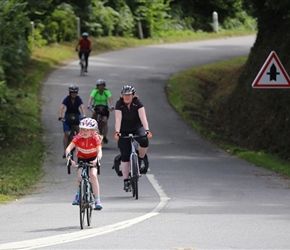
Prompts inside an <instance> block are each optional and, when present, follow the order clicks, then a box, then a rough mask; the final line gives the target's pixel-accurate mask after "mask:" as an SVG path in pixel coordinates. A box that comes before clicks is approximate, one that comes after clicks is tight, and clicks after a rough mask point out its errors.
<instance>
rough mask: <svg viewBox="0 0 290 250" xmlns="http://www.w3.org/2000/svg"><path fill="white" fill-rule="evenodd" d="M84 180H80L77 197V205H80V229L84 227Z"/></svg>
mask: <svg viewBox="0 0 290 250" xmlns="http://www.w3.org/2000/svg"><path fill="white" fill-rule="evenodd" d="M85 185H86V184H85V181H84V180H81V184H80V197H79V207H80V226H81V229H83V228H84V220H85V213H86V209H85V208H86V207H85V206H86V186H85Z"/></svg>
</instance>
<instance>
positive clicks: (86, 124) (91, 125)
mask: <svg viewBox="0 0 290 250" xmlns="http://www.w3.org/2000/svg"><path fill="white" fill-rule="evenodd" d="M79 127H80V128H86V129H97V128H98V123H97V121H96V120H95V119H92V118H85V119H82V120H81V121H80V125H79Z"/></svg>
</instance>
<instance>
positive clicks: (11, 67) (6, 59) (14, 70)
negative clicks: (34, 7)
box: [0, 0, 30, 85]
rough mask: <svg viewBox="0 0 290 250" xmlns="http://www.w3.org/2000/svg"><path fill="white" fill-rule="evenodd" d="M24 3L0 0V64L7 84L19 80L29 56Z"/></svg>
mask: <svg viewBox="0 0 290 250" xmlns="http://www.w3.org/2000/svg"><path fill="white" fill-rule="evenodd" d="M25 5H26V4H25V3H24V2H23V1H21V0H9V1H8V0H5V1H0V23H1V24H2V25H0V34H1V38H0V39H1V40H0V44H1V47H0V56H1V58H0V59H1V60H0V66H1V68H3V71H4V73H5V80H6V83H7V84H8V85H14V84H16V83H20V82H21V79H22V78H23V75H24V72H23V71H22V66H23V65H24V64H25V63H26V62H27V61H28V60H29V56H30V51H29V49H28V41H27V32H26V30H28V29H29V28H30V21H29V19H28V17H27V13H26V12H25ZM1 78H3V77H1Z"/></svg>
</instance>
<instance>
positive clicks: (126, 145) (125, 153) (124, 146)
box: [118, 138, 131, 192]
mask: <svg viewBox="0 0 290 250" xmlns="http://www.w3.org/2000/svg"><path fill="white" fill-rule="evenodd" d="M118 147H119V149H120V153H121V164H120V165H121V170H122V175H123V180H124V190H125V191H126V192H127V191H128V190H129V183H130V182H129V174H130V153H131V144H130V140H128V139H124V138H120V139H119V140H118Z"/></svg>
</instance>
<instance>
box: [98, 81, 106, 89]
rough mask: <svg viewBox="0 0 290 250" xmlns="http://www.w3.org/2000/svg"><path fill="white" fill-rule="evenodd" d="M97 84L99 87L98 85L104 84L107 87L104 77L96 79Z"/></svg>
mask: <svg viewBox="0 0 290 250" xmlns="http://www.w3.org/2000/svg"><path fill="white" fill-rule="evenodd" d="M96 85H97V87H98V86H99V85H104V86H105V87H106V82H105V80H103V79H99V80H97V81H96Z"/></svg>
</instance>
